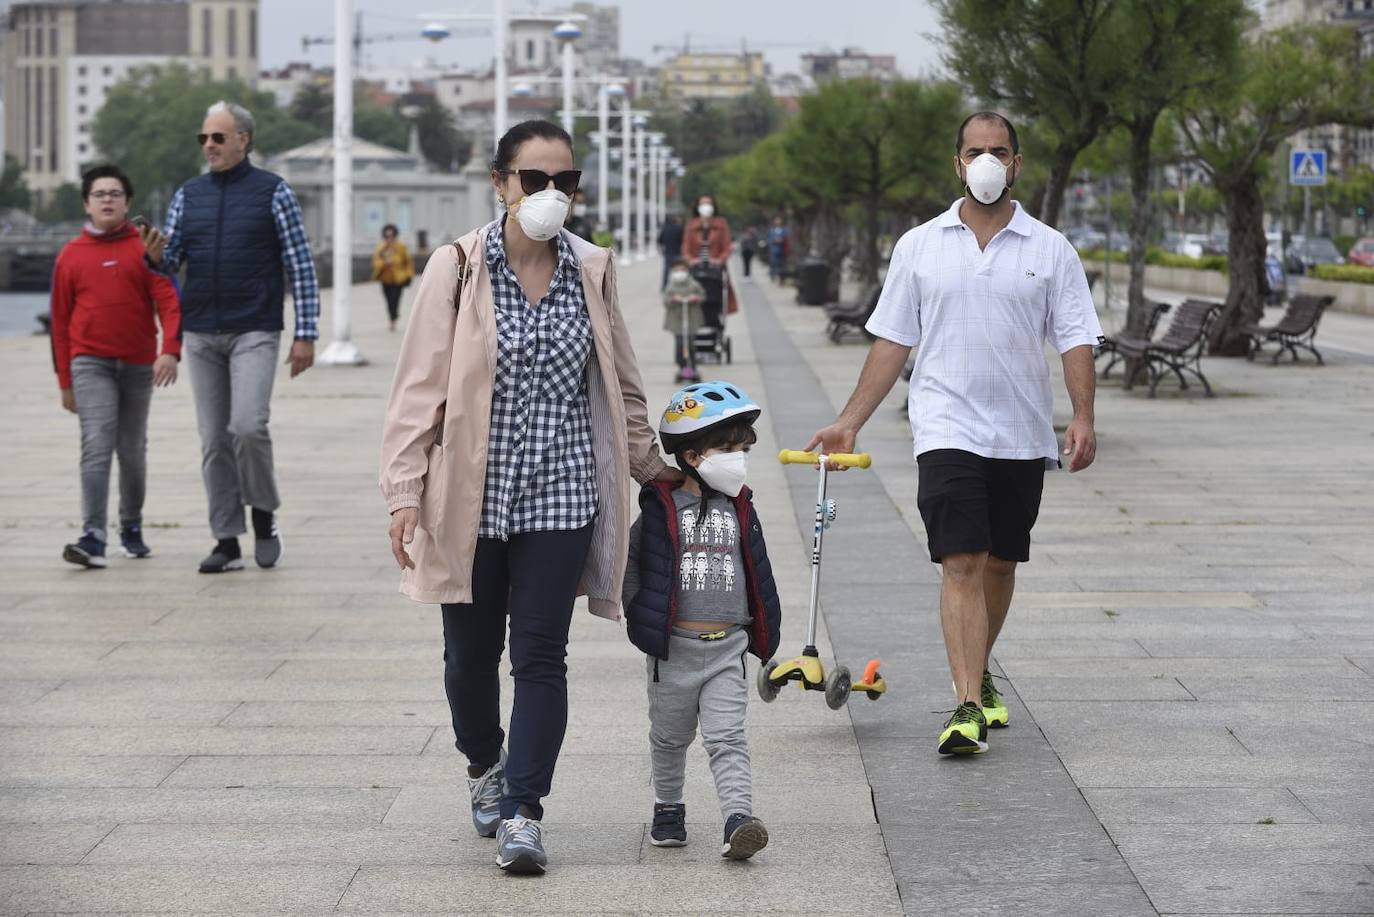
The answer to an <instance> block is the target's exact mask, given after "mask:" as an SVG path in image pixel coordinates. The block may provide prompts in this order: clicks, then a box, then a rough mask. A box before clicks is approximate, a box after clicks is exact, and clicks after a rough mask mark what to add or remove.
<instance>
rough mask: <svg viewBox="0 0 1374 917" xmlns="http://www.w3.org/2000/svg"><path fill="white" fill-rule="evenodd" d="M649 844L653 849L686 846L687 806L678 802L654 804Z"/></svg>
mask: <svg viewBox="0 0 1374 917" xmlns="http://www.w3.org/2000/svg"><path fill="white" fill-rule="evenodd" d="M649 843H651V844H653V845H654V846H655V847H685V846H687V806H685V805H684V804H682V803H680V802H657V803H654V826H653V827H652V828H650V829H649Z"/></svg>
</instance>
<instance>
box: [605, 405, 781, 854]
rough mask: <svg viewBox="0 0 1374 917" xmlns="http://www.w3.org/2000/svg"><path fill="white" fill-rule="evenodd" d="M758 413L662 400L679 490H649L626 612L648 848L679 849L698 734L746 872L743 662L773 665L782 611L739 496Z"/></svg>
mask: <svg viewBox="0 0 1374 917" xmlns="http://www.w3.org/2000/svg"><path fill="white" fill-rule="evenodd" d="M760 413H761V409H760V408H759V406H758V405H757V404H755V403H754V402H753V401H751V400H750V399H749V397H748V396H747V395H746V394H744V392H743V391H742V390H741V389H740V388H739V386H737V385H733V384H731V383H729V382H701V383H697V384H695V385H689V386H687V387H686V388H684V389H681V390H680V391H678V392H677V393H676V394H674V395H673V397H672V400H671V401H670V402H669V404H668V408H667V410H665V411H664V412H663V418H662V420H661V421H660V423H659V426H658V432H659V438H660V440H661V441H662V443H663V449H664V451H665V452H668V453H670V454H671V455H673V456H674V457H675V458H676V460H677V464H678V467H679V468H681V469H682V471H683V472H684V473H685V474H686V475H687V481H686V482H685V483H683V484H682V485H681V486H679V487H677V488H676V489H674V487H673V486H672V485H671V484H666V483H662V482H654V481H651V482H649V483H648V484H646V485H644V488H643V489H642V490H641V491H640V495H639V506H640V511H641V513H640V517H639V519H637V520H636V521H635V524H634V526H633V527H632V528H631V529H630V557H629V566H628V569H627V570H626V574H625V586H624V599H625V608H626V618H627V620H628V629H629V636H630V640H631V642H633V643H634V645H635V646H636V647H638V648H639V649H640V650H642V651H643V652H644V653H645V655H646V656H647V657H648V658H647V659H646V660H645V663H646V667H647V678H648V692H649V749H650V753H651V758H652V764H653V786H654V820H653V828H652V830H651V832H650V840H651V841H652V843H653V844H654V845H655V846H658V847H680V846H682V845H684V844H686V843H687V808H686V805H685V803H684V800H683V781H684V771H685V768H686V761H687V748H688V746H689V745H691V744H692V740H693V739H695V738H696V733H697V723H698V722H700V724H701V736H702V743H703V744H704V745H705V747H706V752H707V755H708V756H709V758H710V764H711V773H712V775H713V777H714V778H715V783H716V793H717V795H718V796H719V798H720V810H721V815H722V817H723V818H724V819H725V840H724V846H723V847H722V849H721V855H722V856H724V857H727V858H730V859H747V858H749V857H751V856H753V855H754V854H755V853H757V852H758V851H760V850H762V849H763V848H764V846H766V845H767V843H768V830H767V828H765V827H764V825H763V822H762V821H760V820H759V819H758V818H756V817H755V816H754V813H753V779H752V773H751V770H750V764H749V747H748V743H747V742H746V739H745V733H744V717H745V713H746V711H747V709H748V700H749V680H748V672H747V671H746V667H745V656H746V655H747V654H748V653H753V654H754V655H755V656H757V657H759V659H762V660H767V659H770V658H772V656H773V653H774V652H776V650H777V648H778V636H779V634H778V631H779V626H780V624H781V618H782V611H781V605H780V603H779V601H778V590H777V585H776V584H775V583H774V581H773V570H772V566H771V565H770V564H769V562H768V550H767V546H766V545H765V544H764V540H763V529H762V527H761V526H760V525H759V518H758V514H757V513H756V512H755V511H754V506H753V502H752V494H751V492H750V491H749V489H748V488H747V487H745V486H744V482H745V477H746V468H747V464H748V453H749V447H750V446H751V445H753V444H754V443H755V442H756V441H757V439H758V437H757V435H756V434H755V433H754V421H755V420H757V419H758V416H759V414H760Z"/></svg>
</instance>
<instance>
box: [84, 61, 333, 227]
mask: <svg viewBox="0 0 1374 917" xmlns="http://www.w3.org/2000/svg"><path fill="white" fill-rule="evenodd" d="M221 99H227V100H229V101H233V102H237V103H238V104H240V105H242V106H244V107H245V108H247V109H248V110H249V111H251V112H252V113H253V117H254V119H255V121H256V122H257V128H256V132H255V133H254V136H253V155H254V156H255V157H258V158H260V157H264V156H268V155H271V154H272V153H275V152H280V151H282V150H286V149H290V148H292V147H295V146H299V145H301V144H303V143H308V142H309V141H311V140H314V139H317V138H319V137H320V136H322V134H321V132H320V131H319V130H318V129H317V128H315V127H314V126H312V125H309V124H304V123H302V122H300V121H297V120H296V119H295V118H292V117H291V116H290V115H289V114H288V113H287V112H284V111H282V110H280V109H278V108H277V107H276V105H275V102H274V100H273V98H272V96H271V94H270V93H265V92H258V91H256V90H254V89H252V88H250V87H249V86H247V85H246V84H244V83H241V82H238V81H236V80H230V81H226V82H211V81H208V80H204V79H202V78H201V77H200V75H199V74H198V73H197V72H195V71H192V70H190V69H188V68H186V67H185V66H182V65H172V66H167V67H142V68H139V69H136V70H134V71H131V72H130V74H129V76H128V77H127V78H125V79H124V80H123V81H121V82H120V83H117V84H116V85H115V86H114V87H112V88H111V89H110V92H109V95H107V96H106V99H105V104H104V105H103V106H101V108H100V111H99V112H98V113H97V114H96V117H95V124H94V127H93V130H92V138H93V139H94V141H95V145H96V148H97V149H99V150H100V151H101V153H102V154H103V157H104V158H105V159H107V160H108V161H110V162H115V163H118V164H119V166H120V167H121V168H123V169H124V171H125V172H127V173H128V174H129V178H130V179H131V180H132V181H133V183H134V189H135V191H136V193H137V194H138V197H139V198H140V199H142V200H143V201H149V202H152V203H154V204H160V205H163V206H165V204H166V203H167V201H169V200H170V199H171V195H172V193H173V192H174V191H175V190H176V188H177V187H179V186H180V185H181V184H182V183H183V182H185V181H186V180H187V179H189V178H192V177H194V176H196V175H198V174H199V173H200V172H201V170H202V168H203V166H204V158H203V157H202V155H201V152H200V149H199V148H198V147H197V146H196V140H195V137H196V133H197V132H198V131H199V130H200V125H201V123H202V122H203V121H204V120H205V110H206V109H207V108H209V107H210V106H211V105H213V104H214V103H215V102H217V101H220V100H221Z"/></svg>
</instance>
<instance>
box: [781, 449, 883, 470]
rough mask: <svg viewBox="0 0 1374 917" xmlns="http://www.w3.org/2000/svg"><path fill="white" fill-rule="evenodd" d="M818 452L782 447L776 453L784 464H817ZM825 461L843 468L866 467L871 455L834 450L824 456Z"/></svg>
mask: <svg viewBox="0 0 1374 917" xmlns="http://www.w3.org/2000/svg"><path fill="white" fill-rule="evenodd" d="M823 454H824V453H820V452H800V451H798V450H796V449H784V450H782V451H781V452H779V453H778V461H780V462H782V463H783V464H784V465H818V464H820V461H821V455H823ZM825 458H826V461H828V462H832V463H833V464H836V465H840V466H842V467H844V468H867V467H868V466H870V465H872V464H873V456H871V455H869V454H868V453H867V452H858V453H847V452H836V453H833V454H830V455H826V456H825Z"/></svg>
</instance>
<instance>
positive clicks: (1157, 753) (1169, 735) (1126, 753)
mask: <svg viewBox="0 0 1374 917" xmlns="http://www.w3.org/2000/svg"><path fill="white" fill-rule="evenodd" d="M1036 722H1037V725H1039V726H1040V728H1041V730H1042V731H1043V732H1044V734H1045V736H1046V738H1048V739H1049V741H1050V744H1051V745H1053V746H1054V747H1055V748H1061V749H1066V750H1071V753H1073V754H1089V755H1090V754H1093V753H1094V752H1108V751H1109V752H1111V753H1112V754H1114V755H1117V756H1119V757H1120V758H1122V759H1123V760H1131V759H1140V758H1157V757H1161V756H1169V755H1177V754H1184V753H1186V754H1189V755H1193V756H1195V757H1199V758H1206V759H1207V760H1208V761H1212V760H1213V759H1215V758H1226V757H1240V756H1243V755H1244V756H1248V755H1250V754H1251V752H1250V751H1249V750H1248V749H1247V747H1246V746H1245V745H1244V744H1242V743H1241V742H1240V741H1238V740H1237V738H1236V736H1235V735H1234V734H1232V733H1231V732H1228V731H1227V729H1226V727H1224V726H1204V727H1198V728H1187V727H1180V728H1173V729H1141V728H1139V727H1137V726H1133V725H1130V724H1121V723H1115V722H1110V721H1108V722H1105V723H1103V722H1094V721H1093V720H1091V719H1088V718H1086V717H1084V718H1080V719H1078V720H1064V721H1061V722H1058V723H1055V724H1053V725H1049V724H1044V723H1040V722H1039V721H1038V720H1037V721H1036Z"/></svg>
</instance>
